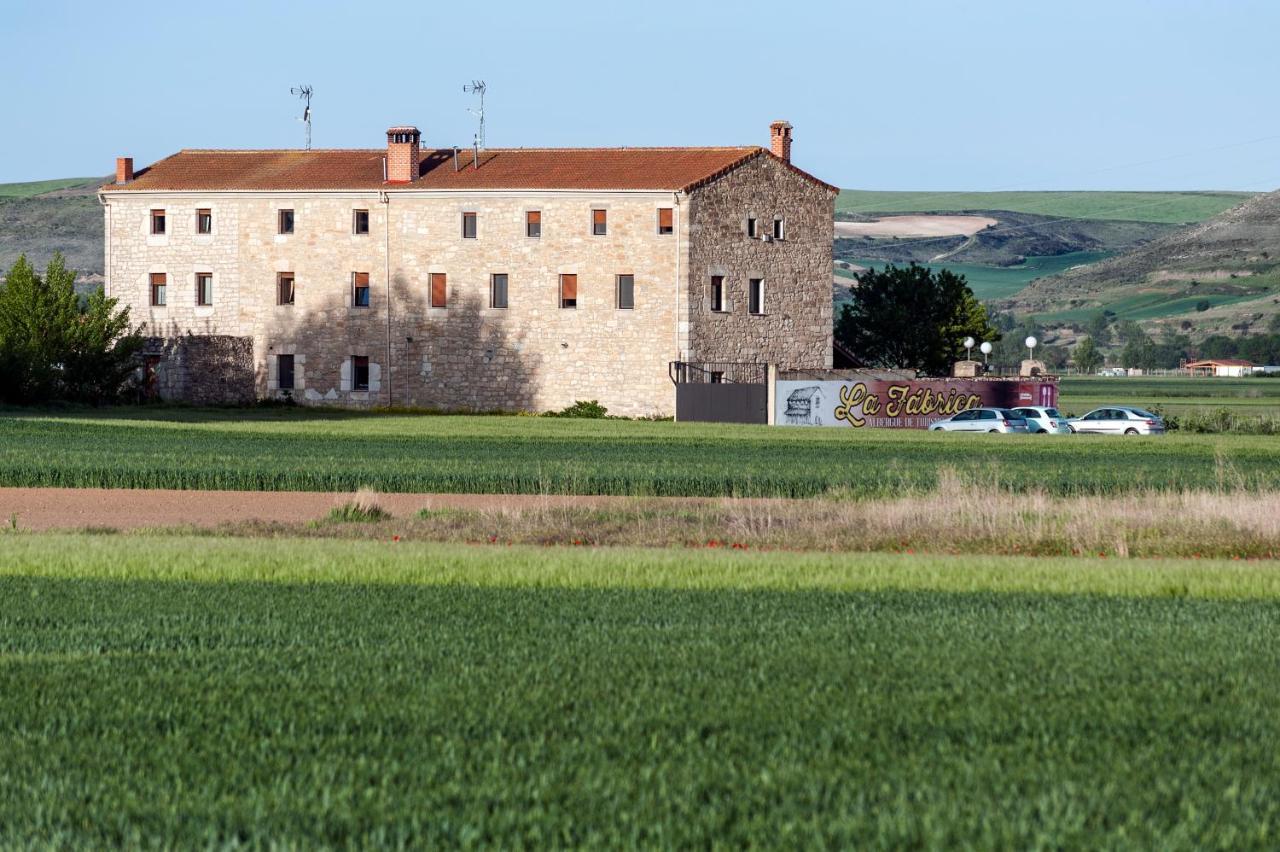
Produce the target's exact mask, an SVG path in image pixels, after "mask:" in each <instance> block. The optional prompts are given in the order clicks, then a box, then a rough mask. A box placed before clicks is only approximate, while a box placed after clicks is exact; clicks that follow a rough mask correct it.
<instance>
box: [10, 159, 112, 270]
mask: <svg viewBox="0 0 1280 852" xmlns="http://www.w3.org/2000/svg"><path fill="white" fill-rule="evenodd" d="M106 180H107V179H106V178H66V179H63V180H49V181H39V182H36V183H10V184H0V275H3V274H4V273H5V272H6V271H8V269H9V267H11V266H12V265H13V262H14V261H15V260H17V259H18V256H19V255H21V254H25V255H26V256H27V259H28V260H30V261H31V263H32V264H33V265H34V266H36V267H37V268H41V267H43V266H44V265H45V264H46V263H48V262H49V258H50V257H52V256H53V253H54V252H55V251H61V252H62V254H63V255H64V256H65V257H66V259H67V266H68V267H69V268H71V269H74V270H76V271H77V272H79V273H80V275H81V277H87V278H90V279H92V278H94V277H96V276H101V275H102V273H103V255H102V207H101V205H99V204H98V199H97V189H98V187H99V186H101V185H102V184H103V183H105V182H106Z"/></svg>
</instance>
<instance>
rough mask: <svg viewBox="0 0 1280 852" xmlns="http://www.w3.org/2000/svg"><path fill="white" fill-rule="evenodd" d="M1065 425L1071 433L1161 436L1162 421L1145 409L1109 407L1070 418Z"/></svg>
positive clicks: (1162, 431)
mask: <svg viewBox="0 0 1280 852" xmlns="http://www.w3.org/2000/svg"><path fill="white" fill-rule="evenodd" d="M1067 423H1068V424H1069V425H1070V426H1071V430H1072V431H1073V432H1085V433H1094V434H1099V435H1163V434H1164V420H1162V419H1161V418H1160V415H1158V414H1152V413H1151V412H1150V411H1147V410H1146V409H1145V408H1133V407H1132V406H1128V405H1109V406H1107V407H1106V408H1095V409H1094V410H1093V411H1090V412H1089V413H1088V414H1086V415H1084V416H1083V417H1072V418H1071V419H1070V420H1068V421H1067Z"/></svg>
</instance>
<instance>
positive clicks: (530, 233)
mask: <svg viewBox="0 0 1280 852" xmlns="http://www.w3.org/2000/svg"><path fill="white" fill-rule="evenodd" d="M524 233H525V236H527V237H533V238H534V239H537V238H538V237H540V236H542V211H541V210H529V211H527V212H526V213H525V214H524Z"/></svg>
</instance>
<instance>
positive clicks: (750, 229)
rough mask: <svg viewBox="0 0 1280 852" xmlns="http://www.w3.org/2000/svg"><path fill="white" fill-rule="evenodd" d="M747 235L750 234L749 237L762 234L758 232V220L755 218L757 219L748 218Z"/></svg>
mask: <svg viewBox="0 0 1280 852" xmlns="http://www.w3.org/2000/svg"><path fill="white" fill-rule="evenodd" d="M747 236H748V237H758V236H760V235H759V234H758V233H757V232H756V220H755V219H748V220H747Z"/></svg>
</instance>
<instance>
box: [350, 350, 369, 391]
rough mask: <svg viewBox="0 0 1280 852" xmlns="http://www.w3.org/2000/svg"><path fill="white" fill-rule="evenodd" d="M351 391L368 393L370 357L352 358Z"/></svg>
mask: <svg viewBox="0 0 1280 852" xmlns="http://www.w3.org/2000/svg"><path fill="white" fill-rule="evenodd" d="M351 389H352V390H356V391H367V390H368V389H369V356H368V355H352V356H351Z"/></svg>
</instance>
